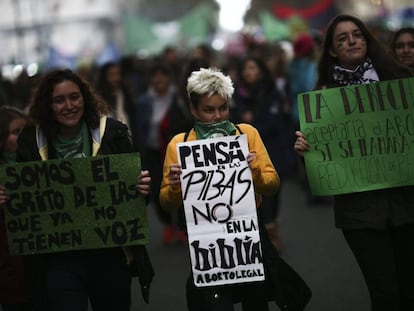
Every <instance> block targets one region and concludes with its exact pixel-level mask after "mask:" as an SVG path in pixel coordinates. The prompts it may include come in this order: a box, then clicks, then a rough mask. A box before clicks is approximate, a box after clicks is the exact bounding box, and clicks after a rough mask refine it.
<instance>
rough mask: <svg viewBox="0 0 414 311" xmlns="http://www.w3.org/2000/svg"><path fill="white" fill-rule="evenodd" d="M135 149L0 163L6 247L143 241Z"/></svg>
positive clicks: (49, 248)
mask: <svg viewBox="0 0 414 311" xmlns="http://www.w3.org/2000/svg"><path fill="white" fill-rule="evenodd" d="M139 171H140V158H139V155H138V154H136V153H133V154H132V153H130V154H119V155H112V156H99V157H90V158H82V159H80V158H79V159H78V158H76V159H65V160H48V161H37V162H26V163H18V164H15V165H10V166H0V180H1V184H3V185H4V186H5V187H6V188H7V191H8V193H9V196H10V200H9V201H8V203H7V205H6V206H5V214H6V229H7V236H8V242H9V248H10V253H11V254H13V255H17V254H36V253H50V252H60V251H68V250H78V249H91V248H106V247H115V246H126V245H136V244H145V243H147V241H148V226H147V221H146V209H145V202H144V200H143V199H142V197H141V196H139V195H138V193H137V191H136V189H135V187H136V182H137V175H138V172H139Z"/></svg>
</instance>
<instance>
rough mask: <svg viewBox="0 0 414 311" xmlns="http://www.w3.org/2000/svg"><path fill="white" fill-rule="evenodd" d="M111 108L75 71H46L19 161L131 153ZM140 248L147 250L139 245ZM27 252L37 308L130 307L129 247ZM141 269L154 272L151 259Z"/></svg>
mask: <svg viewBox="0 0 414 311" xmlns="http://www.w3.org/2000/svg"><path fill="white" fill-rule="evenodd" d="M107 112H108V110H107V106H106V104H105V102H104V101H103V100H102V99H101V98H100V97H99V96H97V95H96V94H95V92H94V91H93V89H92V88H91V87H90V85H89V84H88V83H87V82H86V81H85V80H83V79H82V78H81V77H79V76H78V75H77V74H75V73H74V72H72V71H71V70H69V69H59V70H54V71H51V72H49V73H47V74H46V75H45V76H44V77H43V78H42V79H41V80H40V83H39V85H38V87H37V89H36V93H35V94H34V99H33V103H32V105H31V106H30V112H29V115H30V117H31V119H32V121H33V123H34V124H33V125H32V126H29V127H26V128H25V129H24V130H23V132H22V133H21V135H20V137H19V141H18V146H19V147H18V149H17V161H18V162H26V161H40V160H42V161H47V160H48V159H64V158H83V157H90V156H97V155H106V154H118V153H128V152H133V147H132V143H131V141H130V137H129V134H128V128H127V127H126V126H125V125H124V124H122V123H121V122H119V121H117V120H114V119H111V118H108V117H107V116H106V113H107ZM150 180H151V178H150V177H149V172H148V171H143V172H141V173H140V174H139V176H138V183H137V186H136V189H137V191H138V193H140V194H141V195H148V193H149V188H150V187H149V184H150ZM137 252H141V253H146V250H145V248H144V247H143V246H142V247H141V246H140V247H139V249H137ZM136 254H137V253H136ZM27 257H28V258H27V259H28V260H27V262H28V266H30V270H29V271H31V272H34V273H35V274H33V275H32V277H31V279H32V280H34V281H35V282H36V283H33V284H32V288H33V289H35V290H37V293H36V294H33V296H34V298H33V299H34V301H36V303H37V305H38V306H39V307H38V309H39V310H41V308H44V310H49V311H64V310H68V311H69V310H71V311H82V310H83V311H86V310H87V309H88V299H89V301H90V303H91V306H92V308H93V310H95V311H115V310H124V311H128V310H129V309H130V303H131V288H130V286H131V276H132V275H131V271H132V270H131V266H130V265H129V264H128V263H131V261H133V258H131V253H129V252H128V251H127V250H126V249H124V248H122V247H115V248H104V249H92V250H74V251H68V252H58V253H51V254H46V255H32V256H27ZM127 259H128V260H127ZM139 269H140V270H144V271H147V270H148V271H151V269H152V267H151V266H150V264H149V262H147V265H146V266H140V267H139ZM145 286H149V284H145ZM43 295H45V297H44V298H45V299H44V301H42V298H43ZM39 299H40V300H39ZM41 306H43V307H41Z"/></svg>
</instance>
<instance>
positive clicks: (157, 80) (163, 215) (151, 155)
mask: <svg viewBox="0 0 414 311" xmlns="http://www.w3.org/2000/svg"><path fill="white" fill-rule="evenodd" d="M149 80H150V83H149V88H148V90H147V92H146V93H145V94H143V95H142V96H140V97H139V98H138V100H137V103H136V105H135V108H134V115H133V116H134V119H135V124H136V128H134V129H133V135H134V136H135V137H137V141H138V142H139V151H140V152H141V156H142V160H143V163H144V165H145V166H146V167H147V168H148V169H149V171H150V172H151V177H152V178H151V189H152V191H151V194H150V197H151V203H152V205H153V206H154V208H155V211H156V213H157V216H158V218H159V219H160V221H161V222H162V224H163V226H164V228H163V233H162V242H163V243H164V244H171V243H173V242H175V241H176V225H175V223H176V219H175V218H176V217H175V215H173V214H172V213H171V212H170V211H165V210H164V209H162V208H161V205H160V201H159V193H160V186H161V179H162V163H163V159H164V154H165V148H166V146H167V143H168V139H169V137H168V136H169V133H168V126H169V118H168V116H169V110H170V107H171V106H172V105H173V103H174V102H176V101H177V92H176V87H175V85H174V83H173V81H172V78H171V72H170V69H169V67H167V66H166V65H164V64H162V63H157V64H154V65H153V66H152V67H151V68H150V73H149ZM183 234H184V233H183ZM180 238H181V239H183V240H184V241H186V240H185V239H186V237H185V234H184V236H180Z"/></svg>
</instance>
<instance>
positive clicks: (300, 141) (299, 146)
mask: <svg viewBox="0 0 414 311" xmlns="http://www.w3.org/2000/svg"><path fill="white" fill-rule="evenodd" d="M295 135H296V142H295V145H294V146H293V149H294V150H295V151H296V153H297V154H298V155H300V156H301V157H303V156H304V154H305V152H306V151H309V149H310V145H309V143H308V141H307V140H306V137H305V135H304V134H303V133H302V132H301V131H296V132H295Z"/></svg>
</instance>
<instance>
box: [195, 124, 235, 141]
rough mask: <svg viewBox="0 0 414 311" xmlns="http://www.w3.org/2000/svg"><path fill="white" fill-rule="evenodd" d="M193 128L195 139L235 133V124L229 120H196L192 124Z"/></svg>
mask: <svg viewBox="0 0 414 311" xmlns="http://www.w3.org/2000/svg"><path fill="white" fill-rule="evenodd" d="M194 130H195V132H196V135H197V139H207V138H216V137H223V136H230V135H234V134H236V126H235V125H234V124H233V123H231V122H230V121H229V120H225V121H221V122H216V123H201V122H196V123H195V124H194Z"/></svg>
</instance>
